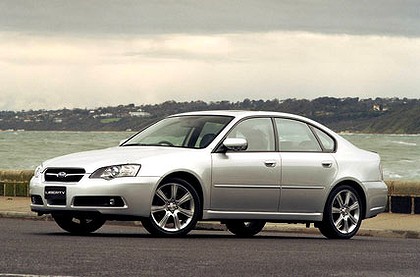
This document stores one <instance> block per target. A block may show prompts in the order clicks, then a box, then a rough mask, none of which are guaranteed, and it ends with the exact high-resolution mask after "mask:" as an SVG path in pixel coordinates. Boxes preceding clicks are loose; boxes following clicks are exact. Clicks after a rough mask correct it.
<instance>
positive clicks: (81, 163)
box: [43, 146, 197, 173]
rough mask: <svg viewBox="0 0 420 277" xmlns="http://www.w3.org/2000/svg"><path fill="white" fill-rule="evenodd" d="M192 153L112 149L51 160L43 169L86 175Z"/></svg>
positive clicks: (149, 148) (166, 149) (144, 148)
mask: <svg viewBox="0 0 420 277" xmlns="http://www.w3.org/2000/svg"><path fill="white" fill-rule="evenodd" d="M192 151H197V149H186V148H174V147H154V146H126V147H112V148H107V149H102V150H93V151H86V152H79V153H74V154H69V155H65V156H60V157H57V158H53V159H50V160H48V161H46V162H44V163H43V167H44V168H48V167H78V168H84V169H85V170H86V173H93V172H94V171H95V170H97V169H98V168H101V167H105V166H110V165H119V164H128V163H135V164H142V162H144V161H145V160H146V159H148V158H151V157H153V158H156V157H158V156H166V155H172V154H177V153H178V154H181V153H188V152H190V153H191V152H192Z"/></svg>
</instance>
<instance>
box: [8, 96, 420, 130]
mask: <svg viewBox="0 0 420 277" xmlns="http://www.w3.org/2000/svg"><path fill="white" fill-rule="evenodd" d="M232 109H235V110H238V109H240V110H265V111H279V112H288V113H294V114H299V115H303V116H306V117H309V118H311V119H314V120H316V121H318V122H321V123H323V124H325V125H327V126H328V127H330V128H331V129H333V130H335V131H338V132H360V133H396V134H402V133H404V134H420V99H407V98H404V99H399V98H376V99H359V98H333V97H321V98H317V99H314V100H305V99H286V100H279V99H273V100H250V99H245V100H243V101H241V102H239V101H238V102H229V101H218V102H209V103H207V102H203V101H192V102H175V101H167V102H164V103H161V104H156V105H140V106H136V105H134V104H130V105H119V106H116V107H101V108H97V109H72V110H69V109H62V110H54V111H47V110H38V111H32V110H30V111H20V112H11V111H1V112H0V130H20V129H22V130H40V131H43V130H68V131H124V130H133V131H134V130H139V129H141V128H144V127H145V126H147V125H149V124H151V123H153V122H155V121H157V120H159V119H161V118H163V117H165V116H167V115H170V114H174V113H180V112H188V111H198V110H232Z"/></svg>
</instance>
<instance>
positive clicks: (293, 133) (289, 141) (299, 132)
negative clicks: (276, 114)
mask: <svg viewBox="0 0 420 277" xmlns="http://www.w3.org/2000/svg"><path fill="white" fill-rule="evenodd" d="M275 121H276V126H277V131H278V138H279V146H280V151H283V152H321V151H322V148H321V146H320V145H319V143H318V140H317V139H316V137H315V135H314V134H313V133H312V131H311V128H309V126H308V125H307V124H305V123H303V122H300V121H296V120H291V119H284V118H276V119H275Z"/></svg>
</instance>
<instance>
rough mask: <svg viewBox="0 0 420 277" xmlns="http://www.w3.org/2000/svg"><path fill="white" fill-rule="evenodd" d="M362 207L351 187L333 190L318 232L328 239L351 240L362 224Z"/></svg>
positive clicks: (356, 193)
mask: <svg viewBox="0 0 420 277" xmlns="http://www.w3.org/2000/svg"><path fill="white" fill-rule="evenodd" d="M362 205H363V203H362V201H361V198H360V195H359V193H358V192H357V191H356V190H355V189H354V188H352V187H351V186H348V185H343V186H339V187H336V188H334V189H333V190H332V192H331V194H330V196H329V197H328V200H327V203H326V205H325V210H324V218H323V221H322V222H321V223H320V224H319V225H318V228H319V230H320V231H321V233H322V234H323V235H324V236H326V237H327V238H329V239H350V238H352V237H353V236H354V235H355V234H356V233H357V231H358V230H359V228H360V224H361V223H362V219H363V216H362V211H363V206H362Z"/></svg>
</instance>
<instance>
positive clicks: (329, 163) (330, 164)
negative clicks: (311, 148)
mask: <svg viewBox="0 0 420 277" xmlns="http://www.w3.org/2000/svg"><path fill="white" fill-rule="evenodd" d="M332 165H333V163H332V162H331V161H325V162H322V167H325V168H331V167H332Z"/></svg>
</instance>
